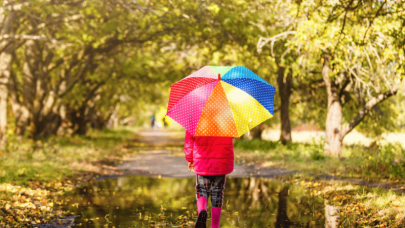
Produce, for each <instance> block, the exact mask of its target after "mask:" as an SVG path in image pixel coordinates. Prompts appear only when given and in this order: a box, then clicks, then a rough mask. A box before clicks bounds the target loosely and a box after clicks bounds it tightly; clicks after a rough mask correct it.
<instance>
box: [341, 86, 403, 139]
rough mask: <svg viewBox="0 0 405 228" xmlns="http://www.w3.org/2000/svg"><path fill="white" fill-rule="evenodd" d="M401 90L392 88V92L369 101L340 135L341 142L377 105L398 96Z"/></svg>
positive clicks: (396, 87)
mask: <svg viewBox="0 0 405 228" xmlns="http://www.w3.org/2000/svg"><path fill="white" fill-rule="evenodd" d="M398 90H399V87H398V86H395V87H393V88H391V90H390V91H387V92H385V93H383V94H380V95H378V96H377V97H374V98H372V99H371V100H369V101H368V102H367V103H366V104H365V105H364V106H363V107H362V108H361V109H360V111H359V113H358V114H357V116H356V117H354V119H352V120H351V121H350V122H349V123H348V124H347V125H346V126H344V127H343V129H342V134H341V135H340V138H341V140H343V138H344V137H345V136H346V135H347V134H349V133H350V132H351V131H352V130H353V129H354V128H355V127H356V126H357V125H358V124H359V123H360V122H361V121H362V120H363V119H364V117H366V115H367V114H368V113H369V112H370V110H371V109H373V108H374V107H375V106H376V105H377V104H379V103H381V102H383V101H385V100H386V99H388V98H390V97H391V96H394V95H395V94H397V92H398Z"/></svg>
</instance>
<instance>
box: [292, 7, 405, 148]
mask: <svg viewBox="0 0 405 228" xmlns="http://www.w3.org/2000/svg"><path fill="white" fill-rule="evenodd" d="M385 3H386V2H382V3H375V2H374V3H369V2H367V4H369V5H368V7H371V5H370V4H373V6H374V8H375V11H376V12H374V14H373V15H375V14H377V13H378V12H379V9H382V8H384V7H385V6H384V5H385ZM352 4H353V5H352ZM356 4H357V5H358V4H359V3H356ZM304 5H305V6H306V7H308V8H311V7H313V8H312V10H311V12H312V13H308V14H307V15H305V17H307V18H308V20H306V21H302V23H301V24H300V26H299V29H298V31H297V34H296V36H295V37H296V38H297V39H296V40H295V41H294V42H295V44H294V45H295V46H296V47H297V46H304V47H305V48H307V49H308V50H309V52H308V54H307V55H306V57H307V58H314V59H316V58H318V59H319V60H320V64H321V67H320V69H321V71H322V77H323V80H324V82H325V86H326V90H327V94H328V108H327V117H326V122H325V124H326V143H325V150H326V153H327V154H332V155H335V156H340V153H341V149H342V142H343V139H344V137H345V136H346V135H347V134H348V133H349V132H350V131H352V130H353V129H354V128H355V127H356V126H357V125H358V124H359V123H360V122H361V121H362V120H363V119H364V118H365V117H366V116H367V114H368V113H369V112H370V111H371V110H372V109H373V108H374V107H375V106H376V105H377V104H379V103H381V102H383V101H384V100H386V99H388V98H389V97H391V96H393V95H395V94H396V93H397V92H398V90H399V87H398V84H400V83H401V80H402V78H403V76H402V75H401V70H399V69H400V68H401V65H403V62H402V61H403V53H401V52H399V51H398V49H396V48H393V42H394V40H393V39H392V37H390V36H389V32H390V31H389V29H387V27H386V26H385V25H386V24H387V23H391V25H392V26H393V27H395V26H396V25H395V22H394V21H392V20H391V19H390V20H388V21H386V20H385V19H386V18H379V17H375V18H373V21H372V23H370V21H368V22H367V20H368V19H365V18H367V15H370V13H369V12H367V13H364V12H363V14H360V15H361V16H359V12H358V11H356V13H351V12H344V13H343V15H341V16H342V18H340V19H339V20H338V19H334V20H332V21H330V20H329V19H328V18H330V17H331V15H334V13H335V10H336V9H339V7H338V6H337V5H336V3H328V2H321V3H320V4H317V5H316V4H315V3H312V2H305V3H304ZM354 5H355V3H354V2H353V1H350V2H349V3H347V4H346V6H347V7H346V8H352V7H354V8H355V9H356V7H355V6H354ZM394 8H395V7H394ZM315 9H316V10H315ZM359 11H361V10H360V9H359ZM330 12H332V13H330ZM329 13H330V14H329ZM328 15H329V17H328ZM337 17H338V18H339V16H337ZM350 17H354V18H352V20H353V23H352V24H351V26H347V23H348V21H347V18H350ZM309 18H310V19H309ZM369 31H371V32H369ZM359 33H360V34H363V36H360V35H359ZM291 43H293V42H291ZM317 56H318V57H317ZM356 97H357V98H358V100H359V102H358V103H357V106H356V108H355V109H357V115H356V116H354V117H353V116H351V117H350V118H349V119H348V120H347V123H346V124H345V125H344V126H342V125H343V121H344V119H343V117H344V115H343V113H344V105H346V104H348V103H350V102H354V103H355V99H356ZM353 109H354V108H353V106H352V108H351V109H350V112H352V111H353Z"/></svg>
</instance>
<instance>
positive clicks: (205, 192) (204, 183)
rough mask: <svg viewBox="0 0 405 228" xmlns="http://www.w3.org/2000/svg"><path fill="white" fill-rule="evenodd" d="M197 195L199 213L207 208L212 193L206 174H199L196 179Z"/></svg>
mask: <svg viewBox="0 0 405 228" xmlns="http://www.w3.org/2000/svg"><path fill="white" fill-rule="evenodd" d="M196 182H197V183H196V187H195V189H196V196H197V210H198V214H199V213H200V211H201V210H203V209H204V210H207V203H208V197H209V194H210V189H209V185H210V184H209V180H208V179H206V178H205V177H204V176H200V175H197V181H196Z"/></svg>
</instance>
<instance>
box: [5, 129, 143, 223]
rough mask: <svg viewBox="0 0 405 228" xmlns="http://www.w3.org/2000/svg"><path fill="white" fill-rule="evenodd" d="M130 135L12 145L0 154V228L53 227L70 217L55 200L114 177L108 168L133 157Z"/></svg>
mask: <svg viewBox="0 0 405 228" xmlns="http://www.w3.org/2000/svg"><path fill="white" fill-rule="evenodd" d="M134 133H135V132H134V131H130V130H126V129H121V130H116V131H108V130H105V131H102V132H92V133H90V134H89V135H87V136H83V137H79V136H75V137H72V138H52V139H49V140H47V141H45V142H41V141H37V142H30V141H24V142H20V141H17V140H16V141H11V142H9V144H8V145H7V148H6V150H5V151H0V227H10V228H11V227H13V228H14V227H30V226H32V225H35V224H44V223H47V224H58V223H60V222H63V221H64V219H65V218H66V217H67V216H68V215H69V212H67V211H61V210H55V209H54V208H55V207H54V206H55V205H58V204H62V203H66V202H62V201H55V200H54V199H55V197H56V196H60V195H63V194H65V192H66V191H70V190H71V189H73V188H75V187H76V186H78V185H81V184H84V183H88V182H89V181H91V180H93V179H95V178H96V177H98V176H100V175H117V174H120V171H119V170H117V169H116V168H115V167H114V166H112V165H113V164H117V163H120V161H122V159H123V158H125V157H126V156H131V154H134V153H136V152H137V151H136V150H135V149H134V145H132V144H133V143H131V140H130V139H132V137H134Z"/></svg>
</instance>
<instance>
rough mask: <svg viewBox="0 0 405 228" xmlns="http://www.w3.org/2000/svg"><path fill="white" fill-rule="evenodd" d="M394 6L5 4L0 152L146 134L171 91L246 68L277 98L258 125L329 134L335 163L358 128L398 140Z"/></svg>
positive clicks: (400, 91)
mask: <svg viewBox="0 0 405 228" xmlns="http://www.w3.org/2000/svg"><path fill="white" fill-rule="evenodd" d="M403 4H404V3H403V2H402V1H393V0H392V1H390V0H387V1H382V0H381V1H364V0H362V1H355V0H347V1H337V0H335V1H321V0H318V1H267V0H266V1H243V0H238V1H230V0H229V1H208V0H207V1H143V2H142V3H137V2H135V1H132V2H131V1H122V0H113V1H90V0H81V1H76V0H72V1H55V0H52V1H36V0H33V1H23V0H5V1H2V3H1V5H2V8H1V10H0V23H1V40H0V41H1V43H0V53H1V55H0V69H1V71H0V73H1V74H0V142H1V143H0V145H1V148H4V147H6V145H7V138H9V139H10V138H13V137H20V138H21V137H23V138H24V137H25V138H31V139H33V140H38V139H44V138H47V137H50V136H52V135H57V134H59V135H72V134H80V135H84V134H86V132H87V131H88V130H89V129H90V128H96V129H102V128H104V127H108V128H111V127H113V126H117V125H119V124H134V125H143V124H144V123H145V122H147V121H149V118H150V116H151V115H152V114H153V113H156V112H157V111H159V110H160V109H161V107H165V106H166V104H167V100H168V93H169V88H170V85H171V84H173V83H174V82H176V81H178V80H180V79H182V78H183V77H185V76H187V75H189V74H190V73H192V72H193V71H196V70H198V69H199V68H201V67H203V66H205V65H220V66H221V65H243V66H246V67H248V68H249V69H251V70H252V71H254V72H255V73H257V74H258V75H259V76H261V77H263V78H264V79H265V80H267V81H268V82H270V83H271V84H273V85H275V86H276V87H277V92H278V94H277V95H278V96H277V97H276V98H275V112H276V118H274V119H273V120H271V121H268V122H266V123H264V124H261V125H260V126H258V127H257V128H256V129H255V130H254V131H253V132H251V136H250V137H253V138H260V137H261V133H262V131H263V130H264V129H265V128H266V127H268V126H270V127H271V126H273V127H274V126H280V130H281V135H280V141H281V142H282V143H283V144H285V143H287V142H288V141H291V127H296V126H300V125H304V124H305V125H310V126H312V127H315V128H317V129H320V130H322V131H325V133H326V134H325V136H326V137H325V141H326V142H325V152H326V153H327V154H331V155H336V156H339V155H340V153H341V150H342V141H343V139H344V137H345V136H346V135H347V134H348V133H349V132H351V131H352V130H353V129H355V128H356V130H357V131H359V132H361V133H363V134H365V135H367V136H371V137H376V136H379V135H381V134H382V133H384V132H400V131H404V129H405V114H404V113H405V112H404V110H405V103H404V102H403V98H404V82H403V81H404V80H403V78H404V76H403V75H404V69H403V68H404V64H403V61H404V35H405V32H404V29H403V25H404V23H405V13H404V12H403V11H404V10H403V9H404V7H403Z"/></svg>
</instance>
